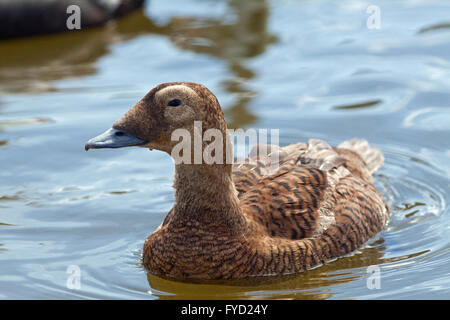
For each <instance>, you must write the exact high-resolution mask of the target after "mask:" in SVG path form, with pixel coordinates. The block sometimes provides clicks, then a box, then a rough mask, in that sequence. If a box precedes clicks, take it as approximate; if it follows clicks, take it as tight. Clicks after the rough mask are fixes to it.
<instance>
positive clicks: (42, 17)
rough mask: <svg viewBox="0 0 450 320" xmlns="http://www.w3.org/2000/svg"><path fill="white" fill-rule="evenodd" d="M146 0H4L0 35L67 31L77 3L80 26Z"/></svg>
mask: <svg viewBox="0 0 450 320" xmlns="http://www.w3.org/2000/svg"><path fill="white" fill-rule="evenodd" d="M143 3H144V0H1V1H0V39H8V38H19V37H27V36H35V35H41V34H49V33H58V32H68V31H72V30H69V28H68V27H67V20H68V18H69V17H70V13H71V11H70V10H69V12H68V8H69V7H71V6H73V5H75V6H77V7H78V8H79V9H80V29H82V30H84V29H86V28H90V27H98V26H102V25H104V24H106V23H107V22H108V21H110V20H113V19H117V18H120V17H122V16H125V15H127V14H129V13H131V12H133V11H134V10H136V9H139V8H141V7H142V5H143Z"/></svg>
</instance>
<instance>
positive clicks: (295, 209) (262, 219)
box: [233, 139, 376, 239]
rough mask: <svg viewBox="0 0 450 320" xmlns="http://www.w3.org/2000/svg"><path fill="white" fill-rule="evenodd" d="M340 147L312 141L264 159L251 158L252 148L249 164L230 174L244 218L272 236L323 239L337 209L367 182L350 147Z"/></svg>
mask: <svg viewBox="0 0 450 320" xmlns="http://www.w3.org/2000/svg"><path fill="white" fill-rule="evenodd" d="M344 146H348V147H349V148H348V149H346V148H334V147H331V146H330V145H328V144H327V143H326V142H324V141H321V140H317V139H311V140H309V143H308V144H305V143H297V144H293V145H289V146H286V147H284V148H277V147H274V146H271V147H268V150H272V151H273V152H272V153H269V156H267V157H262V158H260V157H256V156H255V152H254V149H255V148H256V149H258V148H260V146H256V147H255V148H254V149H253V150H252V152H250V155H249V158H248V159H247V160H248V161H247V162H246V163H245V164H237V165H236V166H235V167H234V170H233V174H234V181H235V185H236V189H237V190H238V192H239V198H240V200H241V205H242V207H243V208H245V213H246V214H247V216H249V217H252V218H253V219H254V220H255V221H256V222H257V223H258V224H259V225H260V226H263V228H264V229H265V231H266V232H267V233H268V234H269V235H270V236H272V237H280V238H287V239H303V238H309V237H315V236H318V235H320V234H322V233H323V231H324V230H326V229H327V228H328V227H329V226H330V225H332V224H334V223H335V222H336V210H335V208H336V205H337V204H339V205H340V207H341V206H342V205H343V204H345V203H346V201H345V200H346V198H347V197H353V196H355V192H357V190H361V188H364V185H367V184H368V183H370V182H371V171H370V170H369V169H368V166H367V165H366V163H365V162H364V157H363V156H360V155H359V153H358V152H356V151H352V149H351V148H350V147H352V145H348V144H347V145H345V144H344ZM372 149H373V148H372ZM372 149H370V150H372ZM274 152H277V153H278V154H277V155H276V156H274V155H273V153H274ZM372 155H373V154H372ZM274 159H275V161H274ZM276 161H278V162H276ZM373 189H374V188H373ZM338 191H339V192H341V193H339V192H338ZM370 191H371V192H372V191H373V190H372V189H370ZM342 192H345V194H343V193H342ZM375 192H376V191H375Z"/></svg>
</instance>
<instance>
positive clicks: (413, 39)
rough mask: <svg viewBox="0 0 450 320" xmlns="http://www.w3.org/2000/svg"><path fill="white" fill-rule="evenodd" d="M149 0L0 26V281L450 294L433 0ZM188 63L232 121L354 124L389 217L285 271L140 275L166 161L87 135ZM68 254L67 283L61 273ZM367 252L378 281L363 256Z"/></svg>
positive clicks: (122, 293) (443, 23)
mask: <svg viewBox="0 0 450 320" xmlns="http://www.w3.org/2000/svg"><path fill="white" fill-rule="evenodd" d="M369 5H370V3H369V2H363V1H329V2H326V1H293V0H292V1H290V0H286V1H273V2H264V1H245V2H244V1H237V0H236V1H232V0H230V1H221V2H217V1H212V0H211V1H209V0H202V1H193V0H191V1H187V2H186V1H183V2H181V1H179V3H178V2H174V3H173V4H172V2H171V5H170V6H169V5H168V4H167V2H164V1H157V0H155V1H151V2H150V3H148V4H147V5H146V7H145V9H144V11H143V12H139V13H136V14H134V15H132V16H130V17H127V18H126V19H124V20H122V21H120V22H119V23H117V24H111V25H108V26H107V27H106V28H103V29H95V30H89V31H86V32H82V33H76V34H66V35H55V36H46V37H39V38H33V39H24V40H17V41H8V42H1V43H0V164H1V169H0V270H1V272H0V298H2V299H5V298H6V299H12V298H27V299H35V298H41V299H53V298H58V299H60V298H63V299H65V298H67V299H72V298H82V299H85V298H87V299H91V298H122V299H128V298H133V299H134V298H138V299H173V298H229V299H231V298H271V299H277V298H282V299H286V298H303V299H313V298H315V299H327V298H328V299H346V298H352V299H389V298H398V299H405V298H406V299H416V298H420V299H427V298H438V299H439V298H447V299H448V298H449V297H450V271H449V268H448V266H449V261H450V251H449V248H450V246H449V243H450V228H449V225H450V224H449V222H450V210H449V208H448V203H449V202H450V195H449V187H450V178H449V177H450V143H449V140H450V27H449V25H450V21H449V17H448V13H449V12H450V4H449V3H448V2H447V1H430V0H423V1H406V0H405V1H387V0H386V1H381V0H380V1H377V5H378V6H379V7H380V10H381V11H380V12H381V29H378V30H377V29H373V30H369V29H368V28H367V25H366V20H367V18H368V17H369V15H370V14H368V13H367V12H366V9H367V7H368V6H369ZM177 80H185V81H196V82H201V83H203V84H205V85H206V86H207V87H209V88H210V89H211V90H212V91H213V92H214V93H215V94H216V95H217V97H218V98H219V101H220V102H221V104H222V107H223V108H224V110H225V114H226V117H227V120H228V123H229V127H230V128H238V127H241V128H250V127H252V128H279V129H280V143H281V144H282V145H286V144H289V143H293V142H297V141H305V140H307V139H309V138H312V137H314V138H321V139H325V140H327V141H328V142H330V143H332V144H338V143H340V142H341V141H343V140H346V139H350V138H352V137H354V136H358V137H364V138H366V139H368V140H369V141H370V142H371V143H372V144H374V145H376V146H377V147H379V148H380V149H381V150H382V151H383V152H384V154H385V157H386V164H385V166H384V167H382V168H381V169H380V170H379V171H378V172H377V174H376V176H375V181H376V185H377V187H378V188H379V189H380V190H381V192H382V193H383V195H384V196H385V198H386V199H387V201H388V202H389V205H390V208H391V211H392V219H391V221H390V222H389V224H388V226H387V228H386V229H385V230H384V231H383V232H382V233H380V234H379V235H378V236H377V237H376V238H374V239H372V240H371V241H370V242H369V243H368V244H367V246H365V247H364V248H362V249H361V250H359V251H358V252H356V253H355V254H353V255H351V256H348V257H345V258H342V259H339V260H337V261H335V262H332V263H330V264H327V265H325V266H323V267H320V268H317V269H315V270H312V271H309V272H306V273H303V274H300V275H297V276H291V277H282V278H267V279H255V281H252V282H251V283H250V282H249V283H240V282H227V283H223V284H192V283H179V282H172V281H168V280H164V279H161V278H158V277H155V276H150V275H148V274H147V273H146V272H145V270H144V269H143V267H142V265H141V260H140V259H141V256H140V255H141V249H142V245H143V242H144V240H145V238H146V237H147V236H148V235H149V234H150V233H152V232H153V231H154V230H155V229H156V228H157V226H158V225H159V224H160V223H161V221H162V220H163V219H164V217H165V215H166V213H167V212H168V210H169V209H170V207H171V206H172V203H173V201H174V194H173V189H172V188H171V185H172V176H173V170H174V167H173V163H172V161H171V159H170V158H169V157H168V156H167V155H165V154H163V153H160V152H148V151H146V150H143V149H139V148H128V149H119V150H98V151H93V152H89V153H86V152H84V149H83V147H84V143H85V141H86V140H87V139H89V138H91V137H93V136H95V135H97V134H99V133H101V132H103V131H104V130H105V129H107V128H109V127H110V126H111V124H112V123H113V122H114V121H115V120H116V119H118V118H120V117H121V115H122V114H123V113H124V112H125V111H126V110H127V109H128V108H129V107H130V106H132V105H133V104H134V103H135V102H137V101H138V100H139V99H140V98H141V97H142V96H143V95H144V94H145V93H146V92H147V91H148V90H150V89H151V88H152V87H153V86H155V85H156V84H158V83H161V82H166V81H177ZM70 265H76V266H78V267H79V268H80V271H81V282H80V283H81V288H80V289H69V288H68V287H67V282H68V279H69V280H70V274H68V273H66V271H67V269H68V267H69V266H70ZM371 265H376V266H379V267H380V275H381V277H380V281H381V282H380V285H381V288H380V289H372V290H371V289H369V288H368V286H367V283H368V280H369V276H370V274H369V273H367V267H368V266H371Z"/></svg>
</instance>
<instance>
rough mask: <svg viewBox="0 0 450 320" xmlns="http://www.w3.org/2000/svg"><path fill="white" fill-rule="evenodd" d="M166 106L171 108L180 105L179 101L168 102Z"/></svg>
mask: <svg viewBox="0 0 450 320" xmlns="http://www.w3.org/2000/svg"><path fill="white" fill-rule="evenodd" d="M167 105H168V106H171V107H178V106H179V105H181V100H180V99H173V100H170V101H169V103H168V104H167Z"/></svg>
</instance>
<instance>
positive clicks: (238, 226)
mask: <svg viewBox="0 0 450 320" xmlns="http://www.w3.org/2000/svg"><path fill="white" fill-rule="evenodd" d="M195 121H201V130H202V133H204V132H205V131H206V130H208V129H216V130H219V131H220V132H221V133H222V135H223V137H229V136H228V132H227V126H226V123H225V119H224V115H223V113H222V110H221V108H220V105H219V102H218V101H217V98H216V97H215V96H214V94H212V93H211V92H210V91H209V90H208V89H207V88H206V87H204V86H203V85H201V84H197V83H192V82H172V83H164V84H161V85H159V86H157V87H156V88H154V89H152V90H151V91H150V92H149V93H148V94H147V95H146V96H145V97H144V98H143V99H142V100H141V101H139V102H138V103H137V104H136V105H135V106H134V107H132V108H131V109H130V110H129V111H128V112H126V114H125V115H124V116H123V117H122V118H121V119H120V120H118V121H117V122H116V123H114V125H113V126H112V128H111V129H109V130H108V131H106V132H105V133H103V134H102V135H99V136H98V137H95V138H93V139H91V140H89V141H88V142H87V144H86V146H85V149H86V150H88V149H91V148H121V147H128V146H140V147H145V148H149V149H150V150H152V149H157V150H161V151H165V152H167V153H169V154H171V153H172V149H173V148H174V146H175V145H177V144H178V143H179V141H180V140H178V139H175V140H176V141H173V140H174V139H172V137H171V136H172V132H173V131H174V130H176V129H185V131H186V132H189V133H190V134H191V135H190V136H191V137H192V140H194V138H195V137H194V135H195V134H198V132H197V133H195V130H196V129H195V124H194V122H195ZM197 130H198V129H197ZM223 144H224V147H225V148H226V150H228V151H229V150H230V144H231V142H230V139H225V138H224V139H223ZM207 145H208V144H207V142H203V148H202V150H200V152H202V151H203V150H204V149H205V147H206V146H207ZM191 146H192V149H194V142H192V144H191ZM262 147H264V148H266V149H268V150H270V154H269V155H268V156H266V157H259V156H258V152H255V150H252V152H250V155H249V157H248V159H247V161H245V162H244V163H234V164H233V163H229V162H230V161H228V163H227V161H223V162H222V164H220V161H216V163H212V164H207V163H206V161H202V162H201V163H199V164H195V163H194V162H191V163H190V162H189V161H178V160H176V161H175V163H176V164H175V178H174V180H175V181H174V187H175V189H176V192H175V199H176V200H175V204H174V206H173V208H172V209H171V210H170V211H169V213H168V215H167V217H166V218H165V219H164V222H163V223H162V224H161V226H160V227H159V228H158V229H157V230H156V231H155V232H154V233H153V234H151V235H150V236H149V237H148V238H147V240H146V241H145V244H144V251H143V263H144V266H145V267H146V268H147V269H148V270H149V271H150V272H152V273H154V274H156V275H160V276H164V277H169V278H172V279H179V280H186V279H234V278H244V277H250V276H267V275H281V274H291V273H296V272H302V271H305V270H308V269H311V268H314V267H317V266H320V265H321V264H324V263H326V262H327V261H331V260H334V259H336V258H338V257H342V256H344V255H347V254H349V253H351V252H352V251H355V250H356V249H358V248H359V247H361V246H362V245H363V244H364V243H365V242H366V241H367V240H369V239H370V238H371V237H373V236H375V235H376V234H377V233H378V232H380V231H381V230H382V229H383V228H384V226H385V225H386V223H387V221H388V219H389V215H390V214H389V209H388V207H387V205H386V203H385V202H384V200H383V198H382V196H381V195H380V193H379V192H378V191H377V190H376V189H375V187H374V185H373V183H372V174H373V172H375V171H376V170H377V169H378V168H379V167H380V166H381V165H382V164H383V155H382V153H381V152H380V151H379V150H377V149H375V148H372V147H370V146H369V145H368V143H367V142H366V141H365V140H360V139H354V140H351V141H346V142H343V143H342V144H340V145H339V146H338V147H331V146H329V145H328V144H327V143H325V142H324V141H321V140H316V139H311V140H309V142H308V143H297V144H293V145H289V146H286V147H283V148H278V147H277V146H272V145H268V146H267V145H266V146H264V145H259V146H257V147H256V149H258V148H262ZM231 149H232V148H231ZM256 151H258V150H256ZM225 153H226V152H224V153H223V154H225ZM202 154H203V153H202ZM224 157H225V156H224ZM193 158H194V156H193V155H191V156H190V157H189V156H188V157H187V158H184V159H185V160H186V159H187V160H193ZM274 162H276V163H274ZM275 164H276V165H275ZM274 168H275V169H274Z"/></svg>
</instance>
